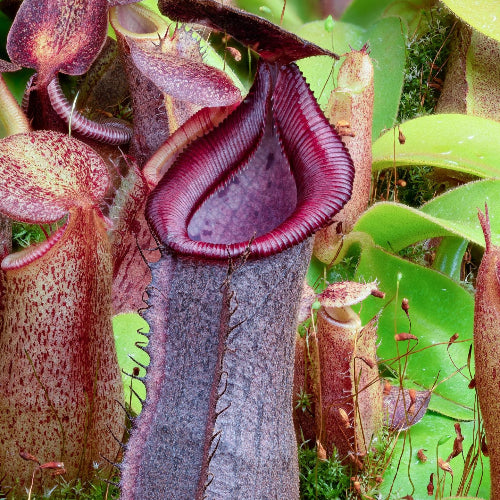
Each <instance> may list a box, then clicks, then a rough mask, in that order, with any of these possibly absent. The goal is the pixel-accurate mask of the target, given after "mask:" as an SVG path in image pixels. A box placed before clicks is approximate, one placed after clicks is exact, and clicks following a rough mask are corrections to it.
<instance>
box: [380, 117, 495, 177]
mask: <svg viewBox="0 0 500 500" xmlns="http://www.w3.org/2000/svg"><path fill="white" fill-rule="evenodd" d="M400 129H401V131H402V132H403V134H404V135H405V137H406V142H405V144H400V143H399V141H398V137H397V134H398V131H397V130H395V131H394V129H393V130H390V131H388V132H387V133H386V134H384V135H383V136H382V137H380V139H378V140H377V141H375V143H374V144H373V164H372V165H373V170H374V171H378V170H383V169H385V168H391V167H406V166H414V165H430V166H433V167H439V168H443V169H448V170H454V171H457V172H464V173H466V174H469V175H476V176H478V177H497V176H500V163H499V162H498V158H500V141H498V140H497V139H498V137H500V123H499V122H495V121H493V120H488V119H486V118H480V117H477V116H468V115H459V114H442V115H431V116H423V117H420V118H416V119H414V120H409V121H407V122H405V123H403V124H402V125H401V126H400Z"/></svg>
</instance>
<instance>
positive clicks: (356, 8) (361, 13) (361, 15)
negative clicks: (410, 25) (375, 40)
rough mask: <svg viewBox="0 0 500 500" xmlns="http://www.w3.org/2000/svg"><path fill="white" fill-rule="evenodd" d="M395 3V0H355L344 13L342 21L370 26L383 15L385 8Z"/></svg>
mask: <svg viewBox="0 0 500 500" xmlns="http://www.w3.org/2000/svg"><path fill="white" fill-rule="evenodd" d="M392 3H394V0H377V1H376V2H374V1H373V0H354V1H353V2H351V3H350V4H349V5H348V7H347V8H346V10H345V11H344V13H343V14H342V17H341V19H342V21H343V22H346V23H353V24H357V25H359V26H364V27H367V28H368V27H369V26H371V25H372V24H374V23H375V22H376V21H377V20H378V19H379V18H380V17H382V15H383V13H384V11H385V9H386V8H387V7H388V6H389V5H390V4H392Z"/></svg>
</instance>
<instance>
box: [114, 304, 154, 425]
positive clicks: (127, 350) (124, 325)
mask: <svg viewBox="0 0 500 500" xmlns="http://www.w3.org/2000/svg"><path fill="white" fill-rule="evenodd" d="M138 331H142V332H148V331H149V325H148V324H147V323H146V322H145V321H144V320H143V319H142V318H141V317H140V316H139V315H138V314H132V313H127V314H119V315H117V316H115V317H114V318H113V333H114V336H115V345H116V353H117V356H118V364H119V365H120V368H121V370H122V379H123V387H124V390H125V402H126V403H127V404H128V405H129V406H130V407H131V408H132V411H133V412H134V413H135V414H136V415H138V414H139V413H140V412H141V409H142V405H141V403H140V401H139V400H138V399H137V397H136V396H135V394H133V392H132V391H131V387H132V389H133V390H134V391H135V392H136V393H137V394H138V395H139V396H140V397H141V398H142V399H145V397H146V388H145V387H144V384H143V383H142V382H141V381H139V380H132V378H131V377H130V375H127V374H131V373H132V371H133V369H134V368H135V367H138V368H139V376H141V377H143V376H144V375H145V374H146V370H144V368H142V367H140V366H138V365H137V363H136V362H135V361H134V359H135V360H137V361H138V362H139V363H141V364H143V365H148V364H149V357H148V355H147V354H146V353H145V352H144V351H143V350H142V349H140V348H139V347H137V346H136V342H137V343H140V344H142V345H144V344H146V343H147V339H146V337H145V336H144V335H141V334H140V333H138ZM132 358H133V359H132Z"/></svg>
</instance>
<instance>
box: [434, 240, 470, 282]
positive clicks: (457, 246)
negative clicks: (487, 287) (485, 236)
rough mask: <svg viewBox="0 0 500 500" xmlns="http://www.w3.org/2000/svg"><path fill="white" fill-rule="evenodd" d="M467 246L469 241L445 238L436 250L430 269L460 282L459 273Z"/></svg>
mask: <svg viewBox="0 0 500 500" xmlns="http://www.w3.org/2000/svg"><path fill="white" fill-rule="evenodd" d="M468 245H469V241H468V240H466V239H464V238H460V237H459V236H445V237H444V238H443V239H442V240H441V243H440V244H439V246H438V248H437V249H436V256H435V257H434V262H433V263H432V269H435V270H436V271H439V272H441V273H444V274H446V275H447V276H449V277H450V278H453V279H454V280H455V281H460V271H461V269H462V262H463V258H464V255H465V251H466V250H467V246H468Z"/></svg>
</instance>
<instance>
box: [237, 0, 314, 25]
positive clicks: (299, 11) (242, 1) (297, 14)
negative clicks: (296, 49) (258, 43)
mask: <svg viewBox="0 0 500 500" xmlns="http://www.w3.org/2000/svg"><path fill="white" fill-rule="evenodd" d="M303 3H304V4H307V3H308V2H303ZM237 4H238V7H239V8H240V9H243V10H246V11H247V12H251V13H252V14H256V15H257V16H260V17H265V18H266V19H268V20H269V21H271V22H272V23H274V24H278V25H279V24H280V19H281V12H282V10H283V0H258V1H257V2H256V1H255V0H238V1H237ZM310 14H311V13H310V11H306V10H305V9H304V8H302V7H301V6H298V5H294V3H291V2H287V5H286V8H285V14H284V16H283V24H282V26H283V28H285V29H287V30H295V29H297V28H298V27H299V26H301V25H302V24H304V22H305V21H308V20H310Z"/></svg>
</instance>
